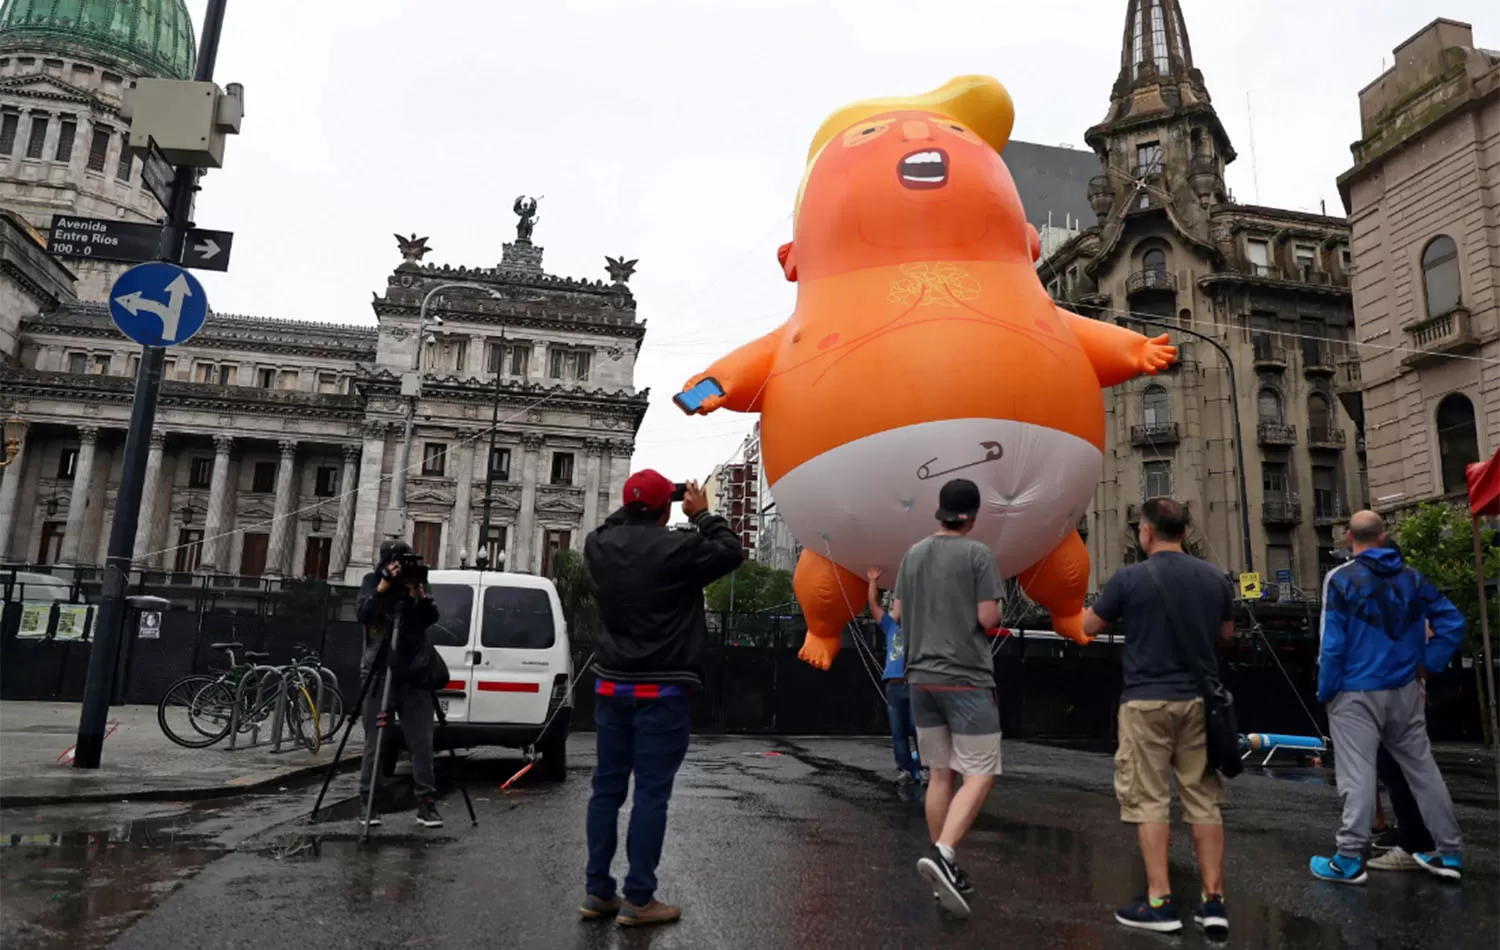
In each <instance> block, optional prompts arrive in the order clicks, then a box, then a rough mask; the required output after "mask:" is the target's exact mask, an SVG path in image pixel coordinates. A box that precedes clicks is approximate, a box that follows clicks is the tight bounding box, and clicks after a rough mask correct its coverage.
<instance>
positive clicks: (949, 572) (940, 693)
mask: <svg viewBox="0 0 1500 950" xmlns="http://www.w3.org/2000/svg"><path fill="white" fill-rule="evenodd" d="M979 507H980V495H979V487H978V486H977V485H975V484H974V483H973V482H971V481H969V480H968V479H966V478H955V479H953V480H952V481H950V482H948V483H947V484H946V485H944V486H943V488H942V491H941V492H939V494H938V511H937V520H938V521H939V522H940V523H941V526H940V527H939V529H938V531H937V533H936V534H933V535H931V536H930V537H926V538H923V539H922V540H921V541H918V542H917V543H916V544H915V545H913V546H912V548H911V550H909V551H907V552H906V556H905V557H903V558H902V559H901V569H900V571H899V572H898V573H897V575H896V600H895V603H894V604H892V605H891V616H892V617H893V618H895V619H896V620H897V621H898V622H899V623H900V624H901V629H902V631H903V632H904V633H905V634H906V680H907V682H908V683H909V684H910V685H911V711H912V719H913V721H914V723H915V725H916V730H917V751H918V753H919V755H920V756H921V759H922V761H923V762H926V763H927V765H928V767H929V768H931V770H932V777H931V779H930V782H929V785H928V787H927V830H928V832H929V834H930V835H931V837H932V844H933V853H932V854H931V856H929V857H924V858H922V859H921V860H920V861H918V862H917V872H918V873H919V874H921V875H922V877H923V878H925V879H926V880H927V881H928V882H929V883H930V884H931V885H932V887H933V890H934V891H935V892H936V894H937V896H938V899H939V900H940V901H942V903H943V906H944V907H945V908H947V909H948V910H949V911H951V912H953V913H956V914H959V915H961V916H968V913H969V904H968V900H967V899H966V898H967V895H969V894H970V893H972V892H973V885H972V884H970V883H969V878H968V875H966V874H964V872H963V871H962V870H960V869H959V867H958V865H957V864H956V863H955V861H954V849H955V848H956V847H957V846H958V842H959V841H960V840H961V839H962V838H963V836H964V834H965V833H966V832H968V830H969V826H970V825H972V824H973V823H974V819H975V818H976V817H977V816H978V815H979V809H980V808H981V807H982V806H983V805H984V800H985V798H986V797H987V796H988V795H989V793H990V787H991V786H992V785H994V782H995V776H996V775H998V774H1000V709H999V706H998V704H997V703H996V699H995V671H994V659H993V656H992V655H991V653H990V647H989V641H988V639H987V638H986V636H985V633H984V632H985V630H987V629H989V628H991V627H994V626H997V625H998V624H999V623H1000V573H999V571H997V570H996V569H995V558H994V555H993V554H991V553H990V549H989V548H987V547H985V546H984V545H982V544H980V543H979V542H978V541H971V540H970V539H969V537H968V534H969V532H970V531H972V530H973V529H974V518H975V517H976V516H977V515H978V514H979ZM955 773H958V774H960V775H962V776H963V777H964V780H963V787H962V788H960V789H959V791H958V792H957V794H955V793H954V791H953V787H954V783H955V779H954V774H955Z"/></svg>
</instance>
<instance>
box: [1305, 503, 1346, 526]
mask: <svg viewBox="0 0 1500 950" xmlns="http://www.w3.org/2000/svg"><path fill="white" fill-rule="evenodd" d="M1348 520H1349V503H1348V502H1347V501H1344V499H1342V498H1335V499H1334V500H1333V501H1327V502H1322V503H1315V504H1314V505H1313V524H1315V525H1317V526H1318V527H1320V528H1327V527H1331V526H1333V525H1336V524H1344V523H1346V522H1347V521H1348Z"/></svg>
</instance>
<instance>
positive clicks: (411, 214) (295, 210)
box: [188, 0, 1500, 479]
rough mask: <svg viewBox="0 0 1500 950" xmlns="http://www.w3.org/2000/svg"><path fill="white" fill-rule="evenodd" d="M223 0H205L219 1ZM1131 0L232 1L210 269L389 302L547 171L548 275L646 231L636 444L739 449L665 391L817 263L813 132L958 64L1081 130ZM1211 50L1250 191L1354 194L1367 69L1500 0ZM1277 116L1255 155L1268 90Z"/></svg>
mask: <svg viewBox="0 0 1500 950" xmlns="http://www.w3.org/2000/svg"><path fill="white" fill-rule="evenodd" d="M206 5H207V0H189V3H188V6H189V8H190V9H191V10H192V11H193V14H194V16H195V17H196V18H197V21H198V23H199V24H200V25H201V23H202V16H203V12H204V8H205V6H206ZM1125 6H1126V4H1125V0H1048V2H1046V3H1040V2H1038V3H1033V4H1022V3H1016V2H1002V0H973V2H969V0H962V2H959V0H931V2H927V3H917V2H915V0H900V2H890V0H759V2H745V0H713V2H705V0H633V2H631V3H619V2H615V0H541V2H532V3H523V2H517V0H506V2H494V0H426V2H421V3H419V2H416V0H358V2H356V0H316V2H310V0H230V3H229V8H228V9H229V12H228V17H227V19H226V23H225V29H224V39H223V45H222V47H221V50H220V54H219V62H218V71H217V75H216V77H215V78H216V79H217V80H218V82H219V83H220V84H221V85H222V84H224V83H227V82H241V83H243V84H244V85H245V90H246V91H245V102H246V114H245V122H244V126H243V134H241V135H240V136H238V137H237V138H235V139H232V140H231V142H230V144H229V148H228V152H227V157H226V159H225V167H224V168H223V169H222V170H221V171H218V172H214V173H212V174H210V175H209V176H207V178H206V179H205V182H204V190H203V192H202V195H201V197H200V200H199V204H198V213H197V220H198V224H199V225H200V226H202V227H207V228H218V229H223V230H230V231H234V232H235V243H234V251H233V262H232V266H233V269H232V270H231V271H230V273H228V274H223V275H221V274H206V275H203V277H204V282H205V283H206V284H207V285H208V290H209V293H210V298H211V300H212V301H213V305H214V308H215V309H216V310H218V311H222V312H229V313H242V314H255V315H260V316H275V317H286V318H292V319H309V320H329V321H336V322H346V323H363V324H373V323H374V316H373V313H372V311H371V309H370V300H371V292H372V291H380V290H382V289H383V288H384V287H385V282H386V277H387V276H388V275H389V273H390V271H391V270H392V269H393V268H394V267H395V266H396V265H397V264H398V263H400V255H399V254H398V252H397V250H396V244H395V240H394V239H393V238H392V236H391V235H392V233H393V232H397V231H399V232H401V233H402V234H410V233H411V232H413V231H415V232H416V233H417V234H419V235H426V236H428V237H429V238H430V240H429V245H430V246H431V247H432V248H433V252H432V253H431V254H429V255H428V256H427V258H426V260H427V261H429V262H436V263H439V264H453V265H466V266H493V265H494V264H496V263H498V262H499V260H500V245H501V244H502V242H504V241H506V240H513V239H514V237H515V230H514V226H515V217H514V216H513V214H512V213H511V204H512V202H513V201H514V199H515V197H516V196H517V195H519V194H528V195H534V196H543V198H542V201H541V208H540V212H539V213H540V219H539V221H538V224H537V228H536V234H535V236H534V240H535V241H536V242H537V243H538V244H540V245H542V246H544V247H545V248H546V258H545V260H544V267H545V268H546V270H547V271H548V272H550V273H553V274H559V275H565V276H571V277H583V278H589V279H595V278H602V277H604V276H605V271H604V255H606V254H609V255H620V254H623V255H626V256H627V257H631V258H639V259H640V264H639V265H638V268H637V276H636V277H635V278H634V279H633V280H632V281H631V287H632V288H633V290H634V292H635V295H636V301H637V305H638V308H639V315H640V316H641V317H642V318H644V319H645V320H646V321H647V323H648V330H647V334H646V339H645V346H644V349H643V350H642V353H641V356H640V359H639V361H638V362H637V365H636V377H635V378H636V385H637V386H638V387H641V388H645V387H650V388H651V409H650V411H649V412H648V413H647V415H646V421H645V423H644V424H643V425H642V427H641V430H640V434H639V439H638V442H637V449H636V456H635V463H634V464H635V467H637V468H639V467H645V466H651V467H654V468H658V469H660V470H661V471H662V472H664V473H666V474H667V475H669V476H671V477H673V478H675V479H684V478H692V477H698V478H701V477H703V476H705V475H707V474H708V472H709V470H710V469H711V468H712V467H713V466H714V465H716V464H718V463H719V462H722V461H724V460H725V459H726V458H727V457H728V456H729V455H730V454H731V453H733V451H734V450H735V447H736V446H737V445H738V444H739V442H740V441H741V438H742V437H743V435H744V433H745V432H746V431H748V429H749V427H750V424H751V421H752V420H751V417H746V416H738V415H734V414H731V413H727V412H720V413H716V414H714V415H713V416H710V417H707V418H702V417H692V418H688V417H685V416H683V415H682V414H681V413H680V412H679V411H678V410H677V409H676V408H675V407H674V406H673V405H672V404H671V402H670V399H671V396H672V395H673V394H674V393H676V392H677V391H678V389H679V387H680V386H681V384H682V382H683V381H684V380H685V379H687V378H688V377H689V376H691V375H693V374H695V373H697V372H700V371H701V370H702V369H703V368H704V367H706V366H707V365H708V364H709V363H710V362H712V361H713V360H714V359H716V358H717V357H718V356H719V355H721V354H722V353H724V352H727V351H728V350H730V349H732V348H733V347H735V346H737V345H739V344H740V343H742V342H744V341H746V340H749V339H751V338H753V337H755V336H758V335H760V334H762V333H764V332H766V331H767V330H769V329H771V328H772V327H774V326H776V325H777V324H778V323H779V322H780V321H781V320H783V319H784V318H785V316H786V315H787V314H788V313H789V312H790V310H791V308H792V305H793V302H794V290H795V287H794V285H792V284H789V283H787V282H786V281H785V280H784V279H783V278H782V276H781V272H780V269H779V268H778V266H777V264H776V248H777V246H778V245H780V244H781V243H783V242H784V241H787V240H790V238H791V220H790V212H791V204H792V199H793V197H794V195H795V190H796V187H797V183H798V181H799V179H800V177H801V172H802V163H803V159H804V157H805V155H806V151H807V146H808V142H809V140H810V138H811V136H812V133H813V132H814V130H815V129H816V128H817V126H818V125H819V124H820V123H821V122H822V121H823V119H824V118H826V117H827V115H828V114H829V113H830V112H832V111H833V110H834V109H835V108H837V107H838V106H841V105H843V104H845V103H846V102H849V101H852V100H855V99H862V98H867V97H871V96H877V95H901V94H910V93H917V92H925V91H927V90H929V89H932V88H934V87H936V86H938V85H941V84H942V83H943V82H945V81H946V80H948V79H949V78H951V77H953V76H956V75H962V74H965V73H986V74H989V75H993V76H995V77H996V78H998V79H999V80H1000V81H1001V82H1003V83H1005V84H1006V86H1007V87H1008V88H1009V89H1010V92H1011V95H1012V97H1013V98H1014V100H1015V103H1016V128H1015V133H1014V138H1017V139H1022V140H1026V141H1031V142H1039V143H1043V144H1047V145H1061V144H1068V145H1074V146H1076V147H1079V148H1082V147H1083V132H1084V130H1085V129H1086V128H1087V127H1088V126H1090V125H1092V124H1093V123H1095V122H1098V121H1099V120H1100V119H1101V118H1102V117H1103V116H1104V112H1105V108H1106V106H1107V104H1108V100H1109V90H1110V85H1111V84H1112V83H1113V81H1114V78H1115V75H1116V73H1117V72H1118V69H1119V57H1120V38H1121V32H1122V27H1123V24H1124V11H1125ZM1182 6H1183V17H1184V20H1185V21H1186V25H1187V29H1188V34H1189V37H1190V40H1189V41H1190V43H1191V44H1192V48H1193V55H1194V60H1195V62H1196V64H1197V66H1198V68H1199V69H1201V70H1202V71H1203V74H1204V77H1205V79H1206V82H1207V84H1208V89H1209V92H1210V94H1211V95H1212V96H1213V98H1214V104H1215V105H1216V107H1217V108H1218V111H1219V115H1220V118H1221V119H1222V121H1223V123H1224V126H1225V128H1226V129H1227V130H1228V132H1229V135H1230V137H1231V139H1232V140H1233V141H1234V144H1235V146H1236V148H1237V150H1238V151H1239V156H1240V157H1239V160H1238V161H1237V162H1235V163H1234V164H1233V165H1231V166H1230V168H1229V171H1228V179H1229V186H1230V188H1231V189H1232V190H1233V192H1234V193H1235V195H1236V197H1237V198H1238V199H1239V200H1241V201H1246V202H1254V203H1259V204H1265V205H1275V206H1280V207H1286V208H1294V209H1301V210H1306V211H1317V210H1318V209H1319V203H1320V202H1321V201H1326V202H1327V209H1328V211H1329V213H1333V214H1341V213H1342V206H1341V205H1340V203H1339V198H1338V192H1337V190H1336V188H1335V186H1334V178H1335V177H1336V176H1337V175H1338V174H1339V173H1340V172H1342V171H1344V170H1345V169H1346V168H1347V167H1348V165H1349V143H1350V142H1352V141H1354V140H1355V139H1356V138H1358V135H1359V114H1358V101H1357V93H1358V90H1359V89H1360V88H1361V87H1362V86H1364V85H1366V84H1368V83H1369V82H1370V81H1372V80H1373V79H1375V78H1376V77H1377V76H1378V75H1379V74H1380V72H1381V69H1382V63H1383V62H1384V63H1385V64H1386V65H1389V61H1390V56H1391V49H1392V48H1393V47H1394V46H1395V45H1396V44H1397V43H1399V42H1401V41H1402V40H1404V39H1406V38H1407V37H1408V36H1410V35H1411V34H1413V33H1415V32H1416V31H1417V30H1418V29H1420V28H1421V27H1422V26H1424V25H1425V24H1426V23H1428V22H1429V21H1430V20H1431V19H1432V18H1433V16H1435V15H1437V14H1438V13H1440V14H1441V15H1443V16H1446V17H1449V18H1452V19H1458V20H1463V21H1466V22H1470V23H1473V24H1474V25H1475V29H1476V34H1477V35H1476V37H1475V39H1476V41H1477V43H1478V45H1480V46H1491V47H1495V46H1500V31H1497V23H1496V21H1497V17H1496V15H1495V9H1496V8H1495V6H1494V0H1444V2H1443V3H1442V4H1441V7H1440V9H1438V10H1437V11H1436V12H1435V13H1421V12H1418V7H1419V6H1420V5H1419V4H1417V3H1415V2H1413V0H1404V2H1403V0H1255V2H1251V3H1223V2H1217V0H1215V2H1211V0H1183V4H1182ZM1485 11H1488V16H1485ZM1252 117H1253V119H1254V123H1253V124H1254V136H1253V139H1254V141H1253V146H1254V147H1253V155H1254V162H1253V167H1252V158H1251V156H1252V135H1251V121H1250V120H1251V118H1252Z"/></svg>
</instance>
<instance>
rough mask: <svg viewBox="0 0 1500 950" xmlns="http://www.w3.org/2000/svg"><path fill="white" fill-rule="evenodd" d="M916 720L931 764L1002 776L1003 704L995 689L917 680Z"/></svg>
mask: <svg viewBox="0 0 1500 950" xmlns="http://www.w3.org/2000/svg"><path fill="white" fill-rule="evenodd" d="M911 718H912V722H913V724H914V725H915V726H916V727H917V753H918V754H919V755H920V756H921V757H922V761H923V763H925V764H926V765H927V766H929V767H930V768H934V769H951V770H952V771H954V772H957V773H958V774H959V775H999V774H1000V707H999V706H998V705H996V702H995V691H994V690H993V689H988V688H981V687H977V686H932V685H928V686H919V685H916V684H912V687H911Z"/></svg>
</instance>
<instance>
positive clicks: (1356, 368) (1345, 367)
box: [1333, 360, 1364, 392]
mask: <svg viewBox="0 0 1500 950" xmlns="http://www.w3.org/2000/svg"><path fill="white" fill-rule="evenodd" d="M1363 380H1364V373H1363V371H1362V369H1361V367H1360V362H1359V360H1339V362H1338V366H1337V367H1335V372H1334V376H1333V388H1334V389H1335V390H1337V391H1339V392H1359V391H1360V389H1361V388H1362V386H1363V385H1364V381H1363Z"/></svg>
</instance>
